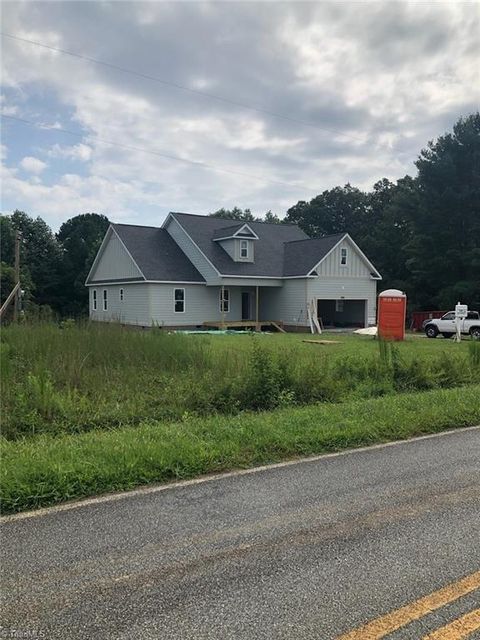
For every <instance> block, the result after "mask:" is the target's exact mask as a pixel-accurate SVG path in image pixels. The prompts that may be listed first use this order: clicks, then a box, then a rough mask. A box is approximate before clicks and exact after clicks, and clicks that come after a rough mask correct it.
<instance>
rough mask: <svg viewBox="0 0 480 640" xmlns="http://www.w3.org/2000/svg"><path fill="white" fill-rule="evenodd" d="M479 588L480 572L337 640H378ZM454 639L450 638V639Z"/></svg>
mask: <svg viewBox="0 0 480 640" xmlns="http://www.w3.org/2000/svg"><path fill="white" fill-rule="evenodd" d="M478 588H480V571H476V572H475V573H472V574H471V575H469V576H466V577H465V578H462V579H461V580H458V581H457V582H452V583H451V584H449V585H447V586H446V587H442V589H439V590H438V591H434V592H433V593H430V594H429V595H428V596H424V597H423V598H420V599H419V600H415V602H411V603H410V604H407V605H405V606H404V607H401V608H400V609H396V610H395V611H391V612H390V613H387V614H386V615H384V616H381V617H380V618H376V619H375V620H372V621H371V622H368V623H367V624H364V625H362V626H361V627H358V628H357V629H354V630H353V631H349V632H348V633H346V634H344V635H342V636H338V638H337V640H378V638H383V637H385V636H386V635H388V634H389V633H393V632H394V631H396V630H397V629H400V627H404V626H405V625H406V624H409V623H410V622H413V621H414V620H418V619H419V618H422V617H423V616H425V615H427V614H428V613H430V612H431V611H435V609H440V607H444V606H445V605H446V604H449V603H450V602H453V601H454V600H457V599H458V598H461V597H462V596H464V595H466V594H467V593H470V592H471V591H474V590H475V589H478ZM454 637H455V636H450V638H454Z"/></svg>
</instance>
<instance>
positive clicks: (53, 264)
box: [2, 209, 62, 311]
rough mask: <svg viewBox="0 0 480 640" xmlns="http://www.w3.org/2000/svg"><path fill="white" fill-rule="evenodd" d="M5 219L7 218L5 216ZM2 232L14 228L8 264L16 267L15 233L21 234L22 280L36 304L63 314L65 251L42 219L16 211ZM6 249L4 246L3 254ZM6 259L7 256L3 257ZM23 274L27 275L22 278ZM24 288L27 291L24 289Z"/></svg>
mask: <svg viewBox="0 0 480 640" xmlns="http://www.w3.org/2000/svg"><path fill="white" fill-rule="evenodd" d="M2 217H3V216H2ZM5 218H6V219H7V220H8V221H9V222H5V221H4V222H3V223H2V231H3V230H4V228H7V227H8V225H10V232H9V233H8V237H7V240H6V245H8V248H7V246H6V247H5V250H6V261H7V262H8V264H10V266H12V265H13V251H14V249H13V237H14V236H13V233H12V232H14V231H15V230H18V231H20V234H21V244H20V261H21V280H22V282H23V283H24V284H26V288H27V289H28V290H29V293H30V294H31V296H32V299H33V301H34V302H35V303H36V304H39V305H44V304H48V305H50V306H51V307H52V308H54V309H55V310H56V311H60V307H61V295H60V287H59V285H60V273H61V259H62V254H61V248H60V246H59V244H58V242H57V240H56V238H55V236H54V234H53V233H52V231H51V229H50V227H49V226H48V225H47V223H46V222H45V221H44V220H42V218H40V217H37V218H32V217H30V216H29V215H27V214H26V213H25V212H24V211H19V210H18V209H17V210H15V211H14V212H13V213H12V215H11V216H5ZM3 249H4V247H3V246H2V251H3ZM2 255H3V254H2ZM22 274H23V275H22ZM22 288H25V287H23V286H22Z"/></svg>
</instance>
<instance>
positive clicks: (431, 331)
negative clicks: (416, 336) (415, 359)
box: [425, 324, 438, 338]
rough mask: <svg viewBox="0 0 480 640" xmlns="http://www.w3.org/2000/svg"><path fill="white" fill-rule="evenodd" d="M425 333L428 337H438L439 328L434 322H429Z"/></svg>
mask: <svg viewBox="0 0 480 640" xmlns="http://www.w3.org/2000/svg"><path fill="white" fill-rule="evenodd" d="M425 335H426V336H427V338H436V337H437V336H438V329H437V327H436V326H435V325H434V324H427V326H426V327H425Z"/></svg>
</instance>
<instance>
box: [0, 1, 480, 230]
mask: <svg viewBox="0 0 480 640" xmlns="http://www.w3.org/2000/svg"><path fill="white" fill-rule="evenodd" d="M1 10H2V30H3V32H4V33H6V34H9V35H11V36H15V38H17V39H13V38H9V37H7V36H4V37H3V38H2V44H1V54H2V74H1V84H2V97H1V104H0V107H1V110H2V113H3V115H4V116H6V117H5V118H2V135H1V160H2V169H1V171H2V177H1V181H2V182H1V186H2V199H1V211H2V212H3V213H9V212H11V211H12V210H14V209H16V208H18V209H21V210H23V211H26V212H27V213H29V214H30V215H32V216H37V215H40V216H41V217H42V218H44V219H45V220H46V221H47V222H48V224H49V225H50V226H51V227H52V228H53V229H54V230H57V229H58V227H59V226H60V224H61V223H62V222H64V221H65V220H67V219H68V218H71V217H73V216H75V215H77V214H79V213H85V212H92V211H93V212H97V213H102V214H104V215H106V216H108V217H109V218H110V220H112V221H115V222H129V223H133V224H146V225H155V226H156V225H160V224H161V223H162V222H163V220H164V219H165V216H166V214H167V213H168V212H169V211H185V212H189V213H199V214H207V213H209V212H213V211H215V210H217V209H219V208H221V207H225V208H232V207H234V206H239V207H242V208H246V207H248V208H250V209H251V210H252V211H253V212H254V213H255V214H257V215H261V214H263V213H265V212H266V211H268V210H272V211H273V212H274V213H276V214H277V215H279V216H281V217H283V216H284V215H285V213H286V211H287V210H288V208H289V207H291V206H293V205H294V204H296V203H297V202H298V201H299V200H310V199H311V198H313V197H314V196H315V195H316V194H318V193H321V192H322V191H324V190H325V189H330V188H332V187H334V186H336V185H344V184H346V183H347V182H350V183H351V184H353V185H355V186H358V187H360V188H362V189H370V188H371V187H372V186H373V184H374V183H375V182H376V181H377V180H379V179H381V178H383V177H386V178H389V179H391V180H397V179H398V178H401V177H403V176H404V175H405V174H407V173H408V174H410V175H415V171H416V170H415V165H414V161H415V159H416V158H417V157H418V154H419V152H420V150H421V149H422V148H424V147H425V146H426V144H427V142H428V141H429V140H432V139H435V138H436V137H438V136H439V135H442V134H443V133H445V132H446V131H448V130H451V128H452V126H453V124H454V123H455V121H456V120H457V119H458V118H459V117H461V116H462V115H467V114H469V113H472V112H474V111H476V110H478V105H479V104H480V71H479V70H480V64H479V62H480V39H479V37H478V35H479V33H480V2H473V3H472V2H470V3H461V2H417V3H408V2H388V1H385V2H321V3H304V2H227V1H225V2H184V1H183V2H182V1H179V2H117V1H114V2H100V1H98V2H91V1H90V2H87V1H84V2H75V1H73V2H69V1H64V2H58V1H57V2H30V1H28V2H23V1H21V0H16V1H14V2H9V1H6V2H2V6H1ZM18 38H21V39H22V40H19V39H18ZM25 40H29V41H34V42H36V43H40V44H43V45H46V46H47V47H53V48H54V49H63V50H64V51H68V52H71V53H74V54H76V55H75V56H71V55H67V54H65V53H61V52H59V51H55V50H52V49H48V48H45V47H41V46H39V45H38V44H31V43H30V42H25ZM78 56H80V57H78ZM85 57H87V58H89V60H85ZM92 59H94V60H97V61H100V62H103V63H106V64H98V63H97V62H94V61H92ZM109 65H110V66H109ZM119 67H120V69H119ZM121 69H124V71H122V70H121ZM125 70H127V71H131V72H132V73H127V72H126V71H125ZM25 121H27V122H25ZM112 143H113V144H112Z"/></svg>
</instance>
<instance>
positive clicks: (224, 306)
mask: <svg viewBox="0 0 480 640" xmlns="http://www.w3.org/2000/svg"><path fill="white" fill-rule="evenodd" d="M222 311H223V313H228V312H229V311H230V289H223V298H222V289H221V288H220V313H221V312H222Z"/></svg>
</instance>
